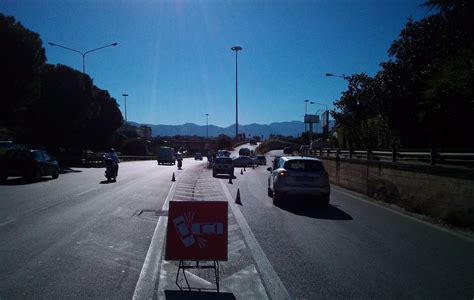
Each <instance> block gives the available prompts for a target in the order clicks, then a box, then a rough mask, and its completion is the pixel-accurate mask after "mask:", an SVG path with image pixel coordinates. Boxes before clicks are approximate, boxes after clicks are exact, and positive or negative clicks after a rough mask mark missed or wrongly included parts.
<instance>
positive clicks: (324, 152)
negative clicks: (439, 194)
mask: <svg viewBox="0 0 474 300" xmlns="http://www.w3.org/2000/svg"><path fill="white" fill-rule="evenodd" d="M302 154H305V155H311V156H318V157H321V158H323V157H330V158H335V159H358V160H367V161H386V162H400V163H416V164H427V165H431V166H434V165H451V166H463V167H470V168H474V150H473V149H467V150H459V149H445V150H440V149H429V150H426V149H425V150H409V149H408V150H393V151H381V150H362V151H361V150H346V149H319V150H316V151H314V150H313V151H311V152H308V153H302Z"/></svg>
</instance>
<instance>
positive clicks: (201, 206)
mask: <svg viewBox="0 0 474 300" xmlns="http://www.w3.org/2000/svg"><path fill="white" fill-rule="evenodd" d="M227 208H228V204H227V202H226V201H170V205H169V212H168V228H167V231H166V233H167V234H166V253H165V259H166V260H227V223H228V222H227V218H228V217H227Z"/></svg>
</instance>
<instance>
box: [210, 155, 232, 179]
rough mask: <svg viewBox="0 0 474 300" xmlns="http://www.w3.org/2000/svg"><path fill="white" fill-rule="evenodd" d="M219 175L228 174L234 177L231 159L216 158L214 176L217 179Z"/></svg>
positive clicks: (213, 168) (213, 169)
mask: <svg viewBox="0 0 474 300" xmlns="http://www.w3.org/2000/svg"><path fill="white" fill-rule="evenodd" d="M218 174H227V175H229V176H232V177H234V165H233V163H232V158H230V157H225V156H221V157H216V160H215V161H214V164H213V166H212V176H213V177H216V175H218Z"/></svg>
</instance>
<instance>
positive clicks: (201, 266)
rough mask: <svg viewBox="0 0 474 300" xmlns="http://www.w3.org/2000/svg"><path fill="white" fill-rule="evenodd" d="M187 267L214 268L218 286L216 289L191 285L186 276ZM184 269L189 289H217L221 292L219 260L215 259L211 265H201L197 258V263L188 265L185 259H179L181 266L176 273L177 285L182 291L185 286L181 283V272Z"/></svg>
mask: <svg viewBox="0 0 474 300" xmlns="http://www.w3.org/2000/svg"><path fill="white" fill-rule="evenodd" d="M186 269H214V276H215V278H216V288H215V289H212V288H193V287H191V286H190V285H189V282H188V278H187V277H186V272H185V271H186ZM181 270H183V277H184V280H185V281H186V285H187V286H188V287H187V289H188V290H190V291H191V290H193V289H194V290H198V291H199V292H200V291H214V290H217V292H218V293H219V261H217V260H214V261H213V264H211V265H209V264H207V265H201V264H199V261H198V260H197V261H196V263H195V264H192V265H186V264H185V261H184V260H180V261H179V266H178V274H176V285H177V286H178V287H179V289H180V290H181V291H182V290H183V287H181V286H180V285H179V274H180V271H181Z"/></svg>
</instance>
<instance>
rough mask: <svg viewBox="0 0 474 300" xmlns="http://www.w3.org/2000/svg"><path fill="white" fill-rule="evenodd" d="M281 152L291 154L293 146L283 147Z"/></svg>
mask: <svg viewBox="0 0 474 300" xmlns="http://www.w3.org/2000/svg"><path fill="white" fill-rule="evenodd" d="M283 154H293V148H291V147H285V148H283Z"/></svg>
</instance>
